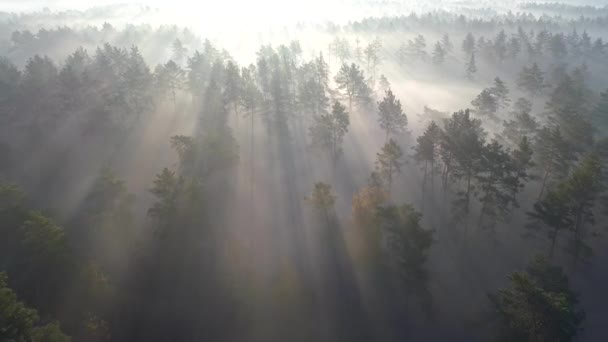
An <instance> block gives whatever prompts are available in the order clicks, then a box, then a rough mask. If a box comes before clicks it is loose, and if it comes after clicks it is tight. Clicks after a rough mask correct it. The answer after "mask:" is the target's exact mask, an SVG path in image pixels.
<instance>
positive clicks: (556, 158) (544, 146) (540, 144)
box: [534, 126, 573, 199]
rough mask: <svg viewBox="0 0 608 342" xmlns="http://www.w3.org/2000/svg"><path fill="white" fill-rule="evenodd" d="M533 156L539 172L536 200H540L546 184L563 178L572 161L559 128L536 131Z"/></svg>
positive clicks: (544, 128) (568, 148) (570, 153)
mask: <svg viewBox="0 0 608 342" xmlns="http://www.w3.org/2000/svg"><path fill="white" fill-rule="evenodd" d="M534 156H535V157H536V158H535V159H536V160H535V162H536V166H537V167H538V169H539V171H540V172H541V176H540V177H541V188H540V192H539V194H538V198H539V199H542V196H543V193H544V191H545V188H546V187H547V183H548V182H552V181H553V180H556V179H560V178H563V177H564V176H565V175H566V174H567V172H568V169H569V167H570V163H571V162H572V159H573V156H572V151H571V148H570V146H569V145H568V143H567V142H566V141H565V139H564V137H563V136H562V133H561V130H560V128H559V126H558V127H555V128H549V127H543V128H541V129H540V130H539V131H538V135H537V137H536V143H535V147H534Z"/></svg>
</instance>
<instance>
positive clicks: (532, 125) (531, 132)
mask: <svg viewBox="0 0 608 342" xmlns="http://www.w3.org/2000/svg"><path fill="white" fill-rule="evenodd" d="M513 107H514V110H513V112H511V115H513V116H514V120H509V121H503V124H502V125H503V131H502V134H501V137H502V138H503V139H505V140H506V142H507V143H509V144H510V145H511V146H516V145H517V144H519V142H520V141H521V140H522V139H523V138H524V137H526V138H528V139H533V138H534V137H535V135H536V133H537V131H538V122H537V121H536V119H535V118H534V117H533V116H532V115H530V112H531V110H532V103H531V102H530V101H529V100H527V99H524V98H519V99H518V100H517V101H516V102H515V105H514V106H513Z"/></svg>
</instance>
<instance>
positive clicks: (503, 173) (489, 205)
mask: <svg viewBox="0 0 608 342" xmlns="http://www.w3.org/2000/svg"><path fill="white" fill-rule="evenodd" d="M517 176H518V175H517V170H516V169H515V164H514V162H513V160H512V159H511V156H510V154H509V151H508V150H505V149H504V148H503V147H502V145H500V144H499V143H498V142H497V141H496V140H493V141H492V142H491V143H489V144H488V145H486V146H485V147H484V148H483V150H482V158H481V160H480V162H479V171H478V172H477V173H476V174H475V180H476V183H477V184H478V185H479V195H480V197H479V200H480V202H481V204H482V206H481V210H480V213H479V219H478V222H477V227H478V228H481V227H483V226H484V223H485V222H484V221H483V219H484V218H485V217H489V218H490V219H491V221H490V222H488V224H489V226H490V227H493V226H494V224H495V222H496V221H497V220H501V219H505V218H506V217H507V215H508V214H509V213H510V210H511V208H512V207H513V206H516V205H517V200H516V197H515V195H516V194H517V192H518V191H519V190H520V184H519V179H518V177H517Z"/></svg>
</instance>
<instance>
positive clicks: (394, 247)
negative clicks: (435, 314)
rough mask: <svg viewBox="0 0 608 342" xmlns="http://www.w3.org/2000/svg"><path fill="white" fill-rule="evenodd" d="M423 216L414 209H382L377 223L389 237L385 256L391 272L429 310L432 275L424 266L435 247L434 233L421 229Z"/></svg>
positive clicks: (379, 209)
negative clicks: (432, 247) (430, 278)
mask: <svg viewBox="0 0 608 342" xmlns="http://www.w3.org/2000/svg"><path fill="white" fill-rule="evenodd" d="M421 219H422V214H420V213H419V212H417V211H416V210H415V209H414V208H413V207H412V206H411V205H407V204H406V205H403V206H400V207H397V206H387V207H379V208H378V209H377V214H376V222H377V224H378V225H379V226H380V227H381V229H382V231H383V232H384V235H385V236H386V255H387V257H388V261H389V265H390V266H391V268H392V270H394V272H395V273H396V274H397V276H398V277H399V278H400V280H401V282H402V284H403V286H405V287H406V289H407V292H408V293H407V295H414V296H417V297H418V298H419V300H420V302H421V304H422V305H423V308H424V309H425V310H431V309H430V307H429V306H430V305H431V303H430V301H431V298H430V292H429V289H428V280H429V275H428V271H427V270H426V267H425V263H426V260H427V257H428V253H429V249H430V248H431V246H432V244H433V231H432V230H426V229H424V228H422V227H421V225H420V220H421Z"/></svg>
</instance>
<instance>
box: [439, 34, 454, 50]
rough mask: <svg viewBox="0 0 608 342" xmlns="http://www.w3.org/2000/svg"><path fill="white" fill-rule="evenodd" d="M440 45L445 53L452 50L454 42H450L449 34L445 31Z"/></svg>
mask: <svg viewBox="0 0 608 342" xmlns="http://www.w3.org/2000/svg"><path fill="white" fill-rule="evenodd" d="M441 47H442V48H443V50H444V51H445V53H446V54H450V53H452V51H453V50H454V44H452V41H451V40H450V36H449V35H448V34H447V33H444V34H443V36H442V37H441Z"/></svg>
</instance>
